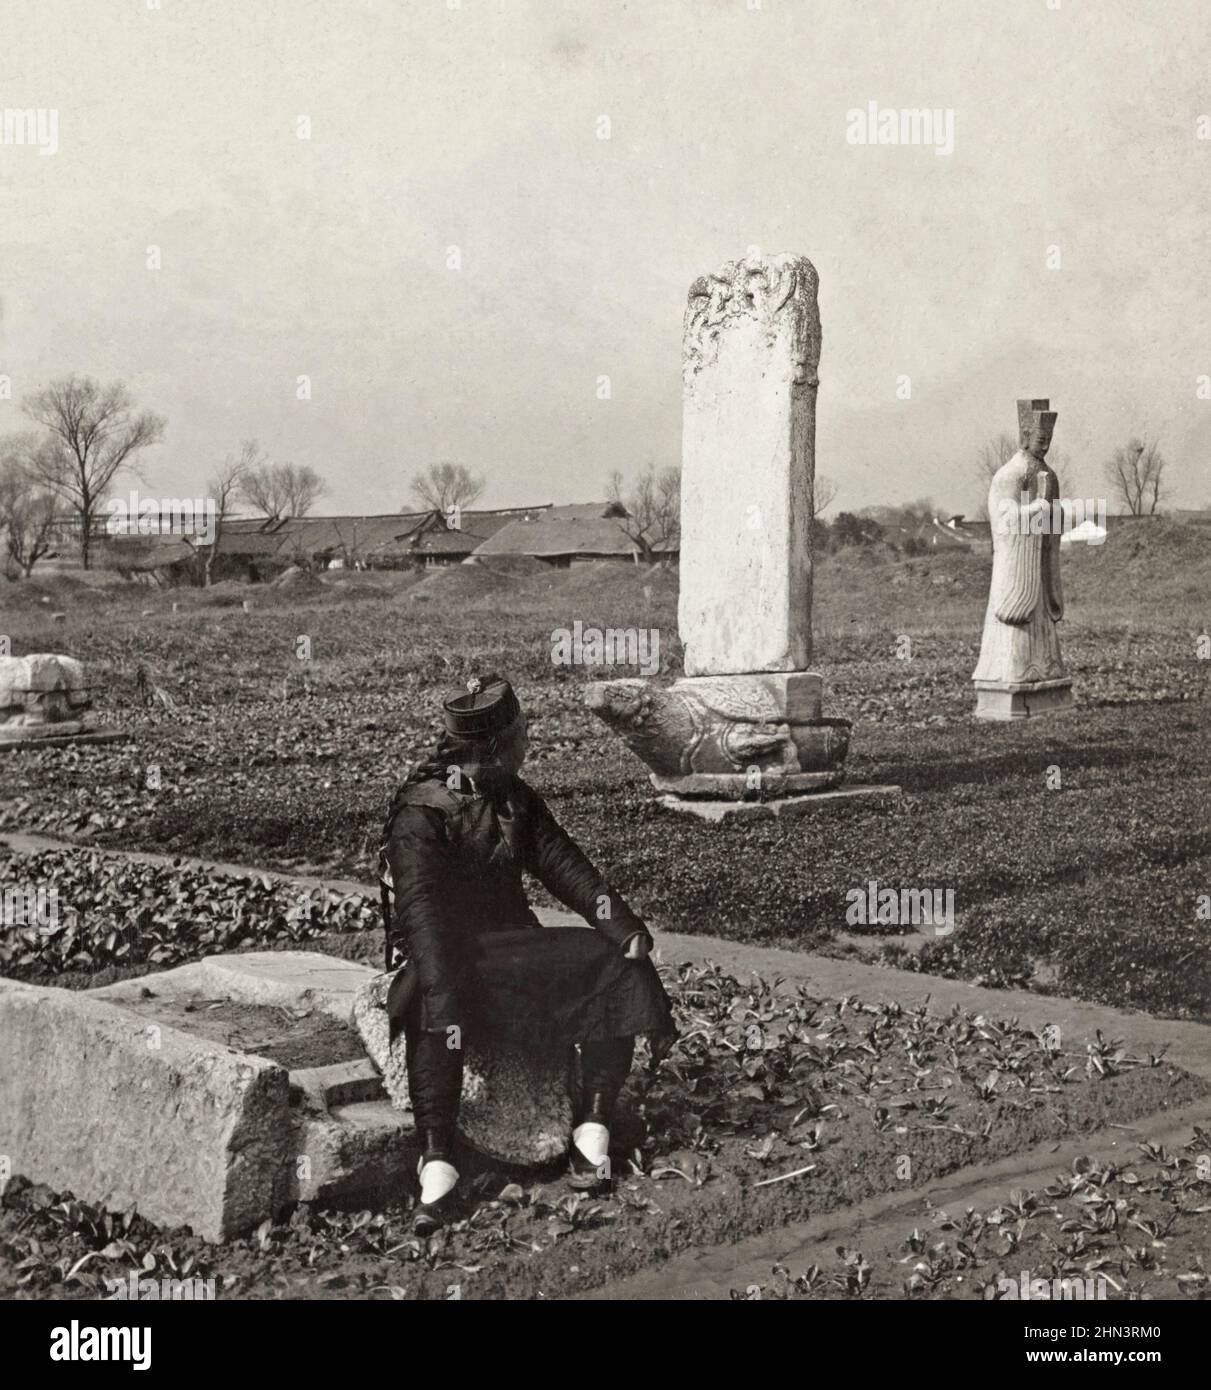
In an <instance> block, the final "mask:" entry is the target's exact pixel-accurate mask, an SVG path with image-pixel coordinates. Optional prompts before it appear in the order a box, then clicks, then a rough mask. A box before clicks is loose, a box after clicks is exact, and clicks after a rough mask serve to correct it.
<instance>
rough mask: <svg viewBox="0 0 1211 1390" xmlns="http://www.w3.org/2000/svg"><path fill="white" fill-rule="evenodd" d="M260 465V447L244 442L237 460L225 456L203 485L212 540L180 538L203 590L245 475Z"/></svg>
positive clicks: (239, 495)
mask: <svg viewBox="0 0 1211 1390" xmlns="http://www.w3.org/2000/svg"><path fill="white" fill-rule="evenodd" d="M262 463H263V459H262V457H261V446H260V445H259V444H258V443H257V442H256V440H255V439H246V440H244V442H243V444H241V445H240V452H239V455H238V456H235V455H232V454H228V455H227V457H226V458H225V459H224V460H223V462H222V463H221V464H220V465H219V467H218V469H217V470H216V471H215V472H214V473H212V474H211V476H210V478H209V479H208V480H207V483H206V494H207V498H208V500H212V501H213V502H214V538H213V539H212V540H211V542H210V544H209V545H206V544H204V543H201V542H199V541H198V540H197V539H196V538H195V537H192V536H187V535H184V534H182V536H181V539H182V540H183V541H184V542H185V544H186V545H187V546H188V547H189V548H190V550H192V551H193V553H194V572H195V575H196V576H197V577H198V580H199V582H200V583H201V585H202V587H203V588H204V589H209V588H210V582H211V574H212V573H213V571H214V562H215V556H216V555H217V554H218V553H219V542H220V541H221V540H222V539H223V526H224V523H225V522H226V520H227V517H228V516H229V515H230V513H231V511H232V508H233V507H234V506H235V503H236V499H237V498H238V497H242V496H243V495H244V481H245V479H246V478H247V476H248V474H249V473H250V472H251V471H252V470H253V469H254V468H259V467H261V465H262Z"/></svg>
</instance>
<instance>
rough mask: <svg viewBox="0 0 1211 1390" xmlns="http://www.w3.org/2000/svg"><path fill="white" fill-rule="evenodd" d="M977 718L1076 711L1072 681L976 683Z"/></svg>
mask: <svg viewBox="0 0 1211 1390" xmlns="http://www.w3.org/2000/svg"><path fill="white" fill-rule="evenodd" d="M975 687H976V718H977V719H1000V720H1005V719H1036V718H1038V717H1040V716H1042V715H1049V714H1062V713H1063V712H1064V711H1065V710H1068V709H1071V708H1072V681H1071V679H1070V678H1069V677H1068V676H1063V677H1061V678H1059V679H1058V680H1051V681H1019V682H1016V683H1013V682H1009V681H976V682H975Z"/></svg>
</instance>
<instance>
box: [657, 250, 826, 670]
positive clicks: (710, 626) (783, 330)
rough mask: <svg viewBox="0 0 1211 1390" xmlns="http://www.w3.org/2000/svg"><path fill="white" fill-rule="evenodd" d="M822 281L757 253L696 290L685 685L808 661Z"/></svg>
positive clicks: (681, 613) (687, 329)
mask: <svg viewBox="0 0 1211 1390" xmlns="http://www.w3.org/2000/svg"><path fill="white" fill-rule="evenodd" d="M817 285H818V277H817V275H816V271H815V268H814V267H813V266H812V264H811V262H810V261H809V260H807V259H806V257H803V256H791V255H779V256H768V257H766V256H761V255H757V254H754V255H750V256H748V257H746V258H744V259H743V260H739V261H729V262H728V263H727V264H726V265H724V266H722V267H721V268H720V269H719V270H717V271H715V272H714V273H713V274H710V275H703V276H700V277H699V278H698V279H697V280H695V281H694V283H693V284H692V285H691V286H690V291H689V295H688V300H687V305H686V312H685V321H684V329H683V340H682V381H683V406H684V409H683V420H682V468H681V560H680V570H681V597H680V600H679V609H678V628H679V631H680V633H681V639H682V641H683V643H684V644H685V673H686V675H687V676H703V675H718V674H735V673H749V672H754V671H801V670H804V669H806V667H807V664H808V662H809V661H810V659H811V637H812V634H811V515H812V507H811V497H812V486H813V476H814V460H815V434H816V388H817V376H816V365H817V362H818V360H819V357H820V316H819V311H818V309H817V305H816V291H817Z"/></svg>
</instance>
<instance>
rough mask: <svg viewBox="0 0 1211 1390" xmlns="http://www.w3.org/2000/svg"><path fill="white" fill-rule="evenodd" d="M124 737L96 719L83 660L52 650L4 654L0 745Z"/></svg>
mask: <svg viewBox="0 0 1211 1390" xmlns="http://www.w3.org/2000/svg"><path fill="white" fill-rule="evenodd" d="M122 737H124V735H123V734H121V733H120V732H119V731H117V730H115V729H106V728H105V727H104V726H103V725H102V724H101V721H100V720H99V719H98V717H97V715H96V713H95V711H94V710H93V707H92V689H91V687H90V686H89V683H88V681H87V679H86V677H85V672H84V667H83V665H82V664H81V663H80V662H78V661H76V660H74V659H73V658H72V657H70V656H58V655H55V654H53V653H48V652H39V653H37V654H35V655H33V656H7V657H0V749H2V748H6V747H13V746H17V745H21V744H36V745H38V746H42V747H45V746H47V745H48V744H49V745H52V746H53V745H55V744H60V743H104V742H109V741H111V740H113V739H119V738H122Z"/></svg>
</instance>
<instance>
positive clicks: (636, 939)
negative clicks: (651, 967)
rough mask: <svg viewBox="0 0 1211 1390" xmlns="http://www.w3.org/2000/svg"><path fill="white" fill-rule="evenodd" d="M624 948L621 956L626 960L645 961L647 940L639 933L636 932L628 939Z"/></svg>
mask: <svg viewBox="0 0 1211 1390" xmlns="http://www.w3.org/2000/svg"><path fill="white" fill-rule="evenodd" d="M626 946H627V948H626V950H625V951H624V952H623V955H624V956H625V958H626V959H627V960H647V958H648V951H649V949H650V947H649V945H648V938H647V937H646V936H644V934H643V933H642V932H641V931H637V932H636V933H635V935H634V936H632V937H629V938H628V939H627V943H626Z"/></svg>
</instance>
